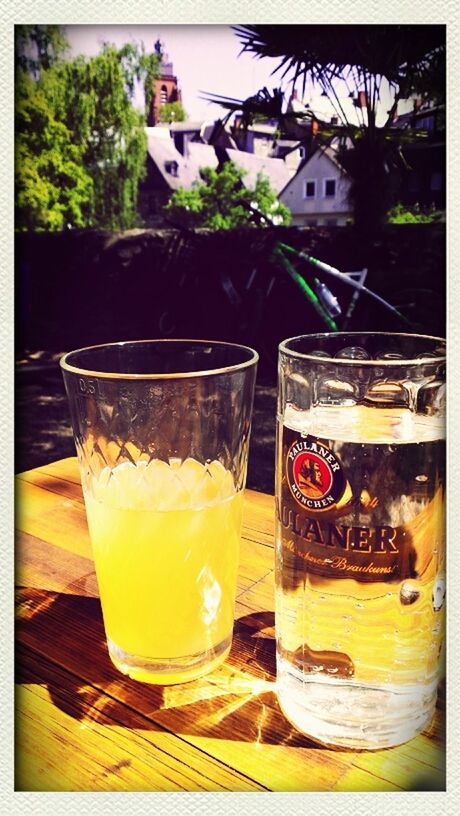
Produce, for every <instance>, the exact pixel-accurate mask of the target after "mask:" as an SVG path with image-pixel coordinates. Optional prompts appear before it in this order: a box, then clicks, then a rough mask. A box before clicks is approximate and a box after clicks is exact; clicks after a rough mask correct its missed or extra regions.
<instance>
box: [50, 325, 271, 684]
mask: <svg viewBox="0 0 460 816" xmlns="http://www.w3.org/2000/svg"><path fill="white" fill-rule="evenodd" d="M257 359H258V357H257V354H256V352H254V351H253V350H252V349H250V348H247V347H245V346H237V345H232V344H229V343H218V342H205V341H195V340H193V341H188V340H158V341H156V340H152V341H140V342H128V343H114V344H110V345H105V346H94V347H92V348H85V349H80V350H78V351H73V352H70V353H69V354H66V355H65V356H64V357H63V359H62V360H61V366H62V369H63V375H64V381H65V386H66V390H67V395H68V398H69V402H70V409H71V415H72V424H73V430H74V437H75V443H76V448H77V453H78V460H79V464H80V470H81V479H82V485H83V492H84V497H85V504H86V512H87V518H88V526H89V532H90V537H91V542H92V547H93V554H94V561H95V568H96V575H97V580H98V585H99V592H100V598H101V604H102V613H103V617H104V625H105V630H106V636H107V644H108V650H109V654H110V657H111V659H112V661H113V663H114V664H115V666H117V668H118V669H120V671H122V672H124V673H125V674H128V675H129V676H130V677H132V678H134V679H136V680H142V681H145V682H151V683H179V682H182V681H185V680H191V679H192V678H194V677H197V676H199V675H201V674H204V673H206V672H208V671H211V670H212V669H213V668H214V667H215V666H217V665H218V664H219V663H221V662H222V661H223V660H224V659H225V657H226V656H227V654H228V652H229V650H230V646H231V642H232V631H233V616H234V602H235V589H236V573H237V565H238V552H239V536H240V527H241V509H242V499H243V489H244V485H245V481H246V465H247V455H248V444H249V433H250V425H251V411H252V402H253V393H254V382H255V375H256V365H257Z"/></svg>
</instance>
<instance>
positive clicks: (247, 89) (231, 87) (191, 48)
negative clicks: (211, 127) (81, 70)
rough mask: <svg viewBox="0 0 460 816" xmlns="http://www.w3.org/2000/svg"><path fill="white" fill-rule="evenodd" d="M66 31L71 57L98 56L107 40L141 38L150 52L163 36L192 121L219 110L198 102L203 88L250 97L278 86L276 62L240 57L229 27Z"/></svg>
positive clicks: (208, 117) (81, 28)
mask: <svg viewBox="0 0 460 816" xmlns="http://www.w3.org/2000/svg"><path fill="white" fill-rule="evenodd" d="M65 31H66V37H67V39H68V41H69V43H70V46H71V55H72V56H76V55H77V54H85V55H87V56H92V55H94V54H97V53H98V52H99V50H100V47H101V44H102V42H104V40H105V41H109V42H112V43H114V44H115V45H118V46H120V45H123V43H126V42H131V41H132V40H135V41H137V42H141V41H143V43H144V45H145V48H146V50H147V51H153V50H154V44H155V42H156V41H157V40H158V39H160V40H161V42H162V43H163V48H164V51H165V54H166V55H167V57H168V58H169V60H170V61H172V63H173V67H174V73H175V75H176V76H177V79H178V85H179V87H180V89H181V91H182V104H183V106H184V108H185V110H186V112H187V114H188V118H189V119H192V120H198V121H201V120H211V121H212V120H214V119H215V118H216V117H217V116H218V115H220V113H221V108H220V107H219V106H217V105H215V104H211V103H207V102H204V101H202V100H200V92H202V91H206V92H208V93H212V94H222V95H223V96H231V97H236V98H237V99H246V98H247V97H248V96H251V95H252V94H254V93H256V92H257V91H258V90H260V89H261V88H263V87H264V86H266V87H267V88H268V89H269V90H272V89H273V88H274V87H277V86H279V84H280V80H278V79H277V78H273V77H270V71H271V70H273V68H275V67H276V65H277V61H276V60H268V59H263V60H256V59H254V57H252V56H250V55H249V54H242V55H239V52H240V51H241V43H240V41H239V39H238V38H237V36H236V34H235V33H234V32H233V30H232V29H231V28H230V27H229V26H224V25H203V24H199V25H191V24H189V25H174V26H165V25H148V26H147V25H133V26H129V25H119V26H106V25H101V26H97V25H87V26H85V25H69V26H66V27H65ZM284 85H285V86H287V83H286V82H284Z"/></svg>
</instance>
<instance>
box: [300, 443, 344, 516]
mask: <svg viewBox="0 0 460 816" xmlns="http://www.w3.org/2000/svg"><path fill="white" fill-rule="evenodd" d="M286 475H287V480H288V484H289V489H290V491H291V493H292V495H293V496H294V498H295V500H296V501H297V502H298V503H299V504H300V505H301V506H302V507H306V508H308V509H309V510H311V511H313V512H314V511H316V512H321V511H323V510H327V509H328V508H330V507H332V506H333V505H334V504H337V502H338V501H339V500H340V499H341V497H342V496H343V494H344V491H345V485H346V482H345V477H344V474H343V470H342V466H341V464H340V462H339V460H338V459H337V457H336V456H334V454H333V453H332V451H331V450H329V448H328V447H326V445H324V444H323V443H322V442H320V441H319V440H318V439H315V438H314V437H312V436H307V437H305V438H302V437H299V438H298V439H296V441H295V442H293V443H292V445H291V446H290V448H289V450H288V452H287V456H286Z"/></svg>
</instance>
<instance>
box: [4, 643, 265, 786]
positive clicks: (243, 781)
mask: <svg viewBox="0 0 460 816" xmlns="http://www.w3.org/2000/svg"><path fill="white" fill-rule="evenodd" d="M21 658H22V660H23V661H26V662H27V682H26V683H24V682H23V683H22V684H21V685H18V686H17V694H16V702H17V705H16V710H17V718H18V719H17V744H16V757H17V762H16V790H22V791H25V790H28V791H45V790H47V791H50V790H67V791H70V790H73V791H90V790H101V791H103V790H106V791H118V790H122V791H172V790H186V791H200V790H208V791H225V790H231V791H248V790H249V791H251V790H252V791H254V790H263V788H262V787H261V786H260V785H257V784H256V783H254V782H253V781H252V780H251V779H248V778H246V777H245V776H244V775H243V774H239V773H238V772H237V771H235V770H234V769H232V768H228V767H227V766H226V765H224V764H222V763H219V762H218V761H217V760H215V759H214V758H213V757H212V756H208V755H206V754H203V753H202V752H201V751H199V750H197V749H195V748H194V747H193V746H191V745H190V744H189V743H187V742H185V741H183V740H181V739H180V738H179V737H176V736H175V735H174V734H171V733H169V732H168V731H166V730H164V729H162V728H161V727H158V726H157V725H155V724H154V723H153V722H152V721H151V720H149V719H146V718H145V717H142V716H141V715H139V714H137V713H136V712H135V711H133V710H131V709H129V708H127V707H126V706H124V705H122V704H121V703H120V702H118V701H117V700H116V699H114V698H113V697H109V696H107V695H104V694H101V693H100V692H99V691H98V690H97V689H96V688H94V687H91V686H90V685H87V686H85V687H84V688H81V689H80V694H79V695H78V696H75V694H74V684H73V681H74V678H73V677H72V676H70V675H67V674H66V673H65V672H64V671H62V669H60V668H58V667H56V666H53V665H52V664H50V663H49V662H47V661H45V660H43V659H39V658H37V656H36V655H34V654H33V653H32V652H30V651H26V652H24V653H23V654H22V655H21Z"/></svg>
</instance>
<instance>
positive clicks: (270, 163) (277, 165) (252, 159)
mask: <svg viewBox="0 0 460 816" xmlns="http://www.w3.org/2000/svg"><path fill="white" fill-rule="evenodd" d="M225 157H226V159H227V161H232V162H234V164H236V166H237V167H239V168H240V169H241V170H244V171H245V175H244V177H243V184H244V186H245V187H255V184H256V181H257V176H258V174H259V173H261V174H262V175H264V176H266V177H267V178H268V180H269V182H270V187H271V188H272V190H274V191H275V193H276V194H277V195H279V193H280V192H281V190H283V189H284V187H286V185H287V184H288V182H289V180H290V179H291V177H292V174H291V173H290V171H289V168H288V167H287V165H286V163H285V161H284V160H283V159H272V158H269V157H266V158H264V157H262V156H254V155H253V154H252V153H245V152H244V151H243V150H225ZM225 157H224V160H225Z"/></svg>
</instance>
